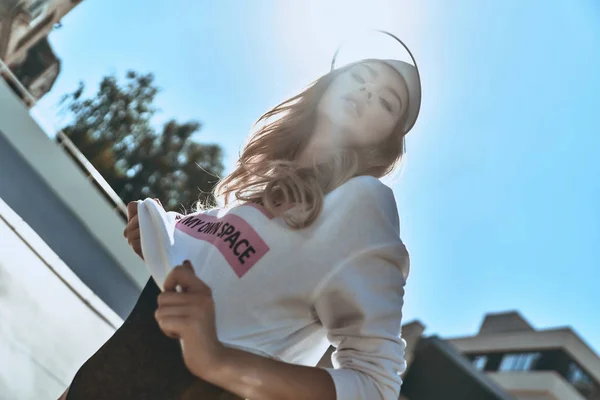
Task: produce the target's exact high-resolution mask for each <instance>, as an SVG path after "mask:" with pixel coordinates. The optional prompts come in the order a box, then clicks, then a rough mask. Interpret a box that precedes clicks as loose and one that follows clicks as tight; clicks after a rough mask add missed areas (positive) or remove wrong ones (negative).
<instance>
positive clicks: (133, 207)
mask: <svg viewBox="0 0 600 400" xmlns="http://www.w3.org/2000/svg"><path fill="white" fill-rule="evenodd" d="M138 203H139V202H137V201H130V202H129V203H127V220H128V221H129V220H131V218H133V217H134V216H136V215H137V209H138Z"/></svg>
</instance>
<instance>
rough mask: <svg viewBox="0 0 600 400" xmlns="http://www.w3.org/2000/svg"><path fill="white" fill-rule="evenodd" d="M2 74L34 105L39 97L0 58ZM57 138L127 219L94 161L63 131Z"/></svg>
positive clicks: (103, 194)
mask: <svg viewBox="0 0 600 400" xmlns="http://www.w3.org/2000/svg"><path fill="white" fill-rule="evenodd" d="M0 75H1V76H2V78H4V79H5V80H6V81H7V82H8V84H9V85H10V86H11V88H12V89H13V90H14V91H15V92H16V93H17V95H18V96H19V97H20V98H21V99H22V100H23V102H24V103H25V104H26V105H27V106H28V107H29V108H31V107H33V106H34V105H35V104H36V102H37V99H36V98H35V97H34V96H33V95H32V94H31V93H30V92H29V91H28V90H27V88H26V87H25V86H23V84H21V82H20V81H19V79H18V78H17V77H16V76H15V75H14V74H13V72H12V71H11V70H10V68H8V66H7V65H6V64H5V63H4V62H3V61H2V60H0ZM56 140H57V142H58V146H59V147H61V148H62V149H63V150H64V151H65V152H66V153H67V154H68V155H69V156H70V157H71V159H72V160H73V161H74V162H75V163H76V164H77V165H78V166H79V168H81V170H82V171H83V173H84V174H85V175H86V177H87V178H88V180H89V181H90V182H91V183H92V185H94V186H95V187H96V189H97V190H98V192H99V193H100V194H101V195H102V196H103V197H104V198H105V199H106V201H108V202H109V204H111V206H112V208H113V210H114V211H115V212H116V213H117V214H119V216H120V217H121V218H123V219H124V220H125V221H127V206H125V203H123V201H122V200H121V198H120V197H119V195H118V194H117V193H116V192H115V191H114V190H113V189H112V188H111V187H110V185H109V184H108V182H106V180H105V179H104V178H103V177H102V175H100V173H99V172H98V171H97V170H96V168H94V166H93V165H92V163H90V162H89V161H88V159H87V158H86V157H85V156H84V155H83V153H81V152H80V151H79V149H78V148H77V146H75V145H74V144H73V142H72V141H71V140H70V139H69V137H68V136H67V135H66V134H65V133H64V132H63V131H58V132H56Z"/></svg>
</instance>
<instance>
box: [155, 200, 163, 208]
mask: <svg viewBox="0 0 600 400" xmlns="http://www.w3.org/2000/svg"><path fill="white" fill-rule="evenodd" d="M154 201H155V202H157V203H158V205H159V206H161V207H162V206H163V205H162V203H161V202H160V200H159V199H154Z"/></svg>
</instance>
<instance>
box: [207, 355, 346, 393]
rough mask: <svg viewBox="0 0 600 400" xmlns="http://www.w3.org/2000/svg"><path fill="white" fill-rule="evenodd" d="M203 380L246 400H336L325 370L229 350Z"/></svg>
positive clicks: (333, 387) (332, 385)
mask: <svg viewBox="0 0 600 400" xmlns="http://www.w3.org/2000/svg"><path fill="white" fill-rule="evenodd" d="M203 378H204V379H205V380H207V381H209V382H211V383H212V384H214V385H217V386H220V387H222V388H223V389H225V390H227V391H229V392H231V393H234V394H236V395H238V396H240V397H242V398H245V399H260V400H287V399H290V400H292V399H293V400H313V399H315V400H316V399H318V400H336V392H335V386H334V383H333V379H332V378H331V375H330V374H329V373H328V372H327V371H326V370H324V369H321V368H316V367H304V366H300V365H293V364H287V363H284V362H281V361H276V360H272V359H269V358H266V357H262V356H259V355H256V354H252V353H248V352H245V351H241V350H237V349H231V348H225V349H223V354H222V356H221V358H220V361H219V362H218V363H217V365H216V368H214V369H213V370H212V371H211V372H210V373H207V374H206V376H204V377H203Z"/></svg>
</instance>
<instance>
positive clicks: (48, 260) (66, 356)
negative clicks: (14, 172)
mask: <svg viewBox="0 0 600 400" xmlns="http://www.w3.org/2000/svg"><path fill="white" fill-rule="evenodd" d="M0 159H1V156H0ZM2 171H3V172H4V171H5V170H2ZM121 323H122V320H121V319H120V318H119V316H118V315H116V314H115V313H114V312H113V311H112V310H111V309H110V308H109V307H108V306H106V304H104V303H103V302H102V301H101V300H100V299H99V298H98V297H97V296H95V295H94V293H93V292H92V291H91V290H90V289H89V288H87V287H86V286H85V285H84V284H83V283H82V282H81V281H80V280H79V279H78V278H77V276H76V275H75V274H74V273H73V272H72V271H71V270H70V269H69V267H67V265H66V264H65V263H64V262H62V261H61V259H60V258H59V257H58V256H57V255H56V254H55V253H54V252H53V251H52V250H51V249H50V248H49V247H48V246H47V245H46V244H45V243H44V241H43V240H42V239H41V238H40V237H39V236H38V235H36V233H35V232H34V231H33V229H31V227H29V226H28V225H27V224H26V223H25V221H23V220H22V219H21V218H20V217H19V216H18V215H17V214H16V213H15V212H14V211H13V210H12V209H11V208H10V207H8V205H7V204H6V203H4V202H3V201H2V200H1V199H0V400H17V399H18V400H38V399H55V398H58V396H59V395H60V394H61V393H62V392H63V391H64V389H65V388H66V387H67V386H68V385H69V383H70V382H71V380H72V378H73V376H74V374H75V372H76V371H77V369H78V368H79V367H80V366H81V364H82V363H83V362H84V361H85V360H86V359H87V358H89V357H90V356H91V355H92V354H93V353H94V352H95V351H96V350H97V349H98V348H99V347H100V346H101V345H102V343H104V342H105V341H106V339H108V338H109V337H110V335H112V333H113V332H114V331H115V329H116V328H117V327H118V326H120V324H121Z"/></svg>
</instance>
